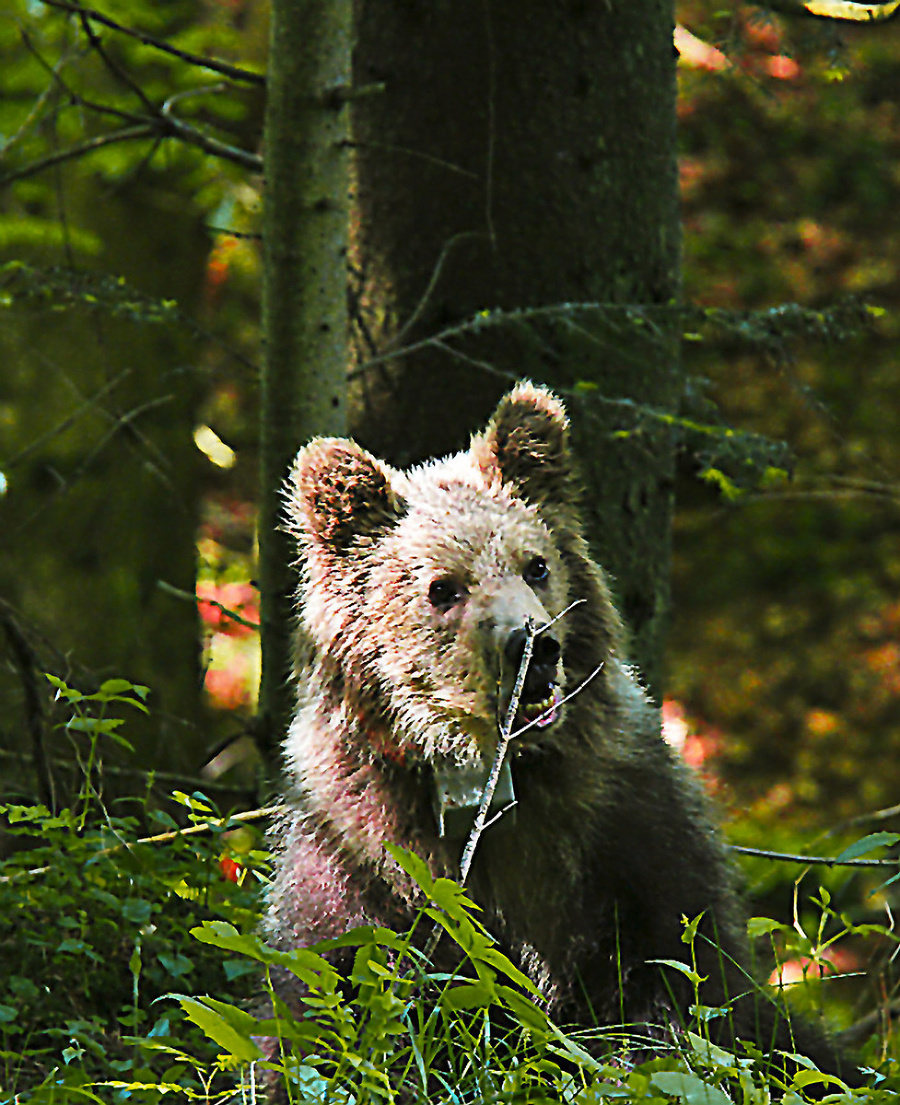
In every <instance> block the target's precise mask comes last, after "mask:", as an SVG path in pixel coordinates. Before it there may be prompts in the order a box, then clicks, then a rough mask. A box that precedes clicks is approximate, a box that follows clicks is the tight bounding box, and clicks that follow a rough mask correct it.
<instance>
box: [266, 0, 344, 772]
mask: <svg viewBox="0 0 900 1105" xmlns="http://www.w3.org/2000/svg"><path fill="white" fill-rule="evenodd" d="M351 41H352V4H351V0H302V2H299V0H273V3H272V23H271V42H270V57H269V74H268V89H267V91H268V95H267V103H266V130H265V162H266V169H265V172H266V190H265V197H266V200H265V203H266V206H265V214H264V219H263V237H264V289H263V295H264V306H263V337H264V342H265V354H264V367H263V378H262V395H261V407H262V410H261V419H262V431H261V452H262V459H261V465H260V481H261V488H260V518H259V586H260V592H261V595H260V620H261V641H262V672H263V674H262V681H261V686H260V700H259V733H258V737H259V741H260V745H261V747H262V750H263V752H264V754H269V755H270V754H271V752H272V749H273V747H274V745H275V743H276V742H277V741H278V739H279V738H280V736H281V735H282V734H283V733H284V729H285V726H286V723H287V719H288V717H289V715H290V711H291V706H292V691H291V688H290V685H289V682H288V679H289V671H290V636H291V600H292V596H293V592H294V588H295V580H294V574H293V570H292V568H291V564H292V562H293V561H294V560H295V556H296V553H295V551H294V550H293V549H292V548H291V547H290V544H289V542H288V539H287V535H286V534H285V533H284V532H283V529H282V528H281V527H282V521H283V513H282V509H283V504H282V499H281V487H282V485H283V482H284V479H285V476H286V475H287V472H288V467H289V465H290V461H291V458H292V456H293V455H294V453H296V451H297V448H298V447H299V446H300V445H301V444H302V443H303V442H304V441H305V440H306V439H308V438H309V437H311V436H313V435H315V434H343V433H345V432H346V403H345V395H346V371H347V308H346V265H347V191H348V181H347V157H348V155H347V148H348V138H349V133H348V114H349V113H348V111H347V108H346V93H347V91H348V86H349V84H350V53H351Z"/></svg>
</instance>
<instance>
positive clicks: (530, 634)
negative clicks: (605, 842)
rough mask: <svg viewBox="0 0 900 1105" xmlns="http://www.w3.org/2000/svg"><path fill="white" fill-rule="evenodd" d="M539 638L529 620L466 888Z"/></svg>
mask: <svg viewBox="0 0 900 1105" xmlns="http://www.w3.org/2000/svg"><path fill="white" fill-rule="evenodd" d="M536 636H537V634H536V632H535V628H534V622H533V621H532V619H531V618H526V619H525V647H524V649H523V650H522V658H521V660H520V661H519V670H518V672H517V673H516V682H515V685H514V686H513V692H512V697H511V698H510V700H509V706H508V707H507V710H506V717H505V718H504V719H503V721H502V723H501V725H500V740H499V742H498V743H497V751H496V753H495V754H494V762H493V763H492V764H491V770H490V774H489V775H488V777H487V781H486V782H485V784H484V790H482V792H481V802H480V803H479V806H478V813H476V814H475V824H474V825H473V826H472V831H471V832H470V833H469V839H468V840H467V841H466V846H465V848H464V849H463V854H462V859H461V860H460V862H459V881H460V883H461V884H462V885H463V886H464V885H465V882H466V878H467V877H468V874H469V868H470V867H471V866H472V859H473V857H474V855H475V848H476V847H477V846H478V841H479V840H480V839H481V834H482V833H483V832H484V828H485V822H486V821H487V815H488V810H489V809H490V808H491V802H492V801H493V800H494V791H495V790H496V789H497V781H498V780H499V778H500V772H501V770H502V768H503V761H504V760H505V759H506V751H507V749H508V748H509V742H510V740H511V739H512V728H513V725H514V723H515V720H516V714H517V713H518V710H519V701H520V700H521V698H522V691H523V690H524V687H525V677H526V676H527V675H528V665H529V664H530V663H531V654H532V652H533V651H534V638H535V637H536Z"/></svg>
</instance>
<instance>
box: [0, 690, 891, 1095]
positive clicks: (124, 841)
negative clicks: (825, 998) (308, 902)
mask: <svg viewBox="0 0 900 1105" xmlns="http://www.w3.org/2000/svg"><path fill="white" fill-rule="evenodd" d="M58 690H59V692H60V694H61V695H63V696H64V697H65V698H66V699H67V700H68V702H69V703H70V704H71V708H72V720H73V722H74V723H75V724H74V725H73V730H74V732H75V733H77V734H78V739H79V740H80V741H81V742H82V751H83V755H84V764H85V782H84V786H83V787H82V790H81V793H80V794H79V795H78V796H77V800H76V801H75V802H73V803H72V808H68V809H64V810H61V811H56V812H53V813H51V812H50V811H48V810H47V809H46V808H45V807H43V806H41V805H38V804H35V805H12V804H7V805H5V806H0V827H2V836H0V840H2V841H3V842H4V845H5V847H4V851H3V854H2V856H0V1105H14V1103H16V1105H18V1103H19V1102H22V1103H24V1102H33V1103H35V1105H43V1103H58V1105H69V1103H73V1105H74V1103H75V1102H116V1103H118V1102H135V1103H138V1105H144V1103H146V1105H151V1103H156V1102H159V1101H162V1100H163V1099H167V1100H172V1101H181V1100H185V1101H191V1102H195V1101H200V1102H221V1103H223V1105H225V1103H232V1102H234V1103H238V1102H240V1103H246V1105H250V1103H256V1102H259V1103H260V1105H261V1103H262V1102H263V1101H264V1100H267V1099H268V1098H269V1097H272V1098H273V1099H274V1100H277V1101H281V1102H291V1103H295V1105H326V1103H328V1105H330V1103H336V1105H370V1103H371V1105H388V1103H397V1105H414V1103H416V1105H418V1103H422V1105H424V1103H426V1102H427V1103H429V1105H436V1103H441V1105H443V1103H447V1105H450V1103H453V1105H469V1103H471V1105H488V1103H507V1102H508V1103H523V1105H524V1103H528V1105H541V1103H543V1102H547V1103H549V1102H560V1103H564V1105H590V1103H594V1102H609V1103H612V1105H620V1103H621V1105H631V1103H643V1105H668V1103H675V1105H770V1103H772V1105H774V1103H783V1105H802V1102H803V1101H804V1100H806V1099H807V1098H808V1097H809V1096H810V1095H812V1096H813V1097H816V1098H819V1099H821V1098H823V1096H824V1099H825V1100H827V1101H830V1102H832V1103H833V1105H838V1103H850V1102H868V1103H870V1105H876V1103H877V1105H881V1103H882V1102H884V1103H885V1105H887V1103H889V1102H890V1103H894V1102H896V1101H897V1100H898V1091H900V1080H898V1078H897V1077H896V1071H895V1068H894V1065H893V1064H892V1063H891V1062H890V1061H889V1060H886V1058H885V1056H884V1055H883V1054H881V1053H880V1052H878V1051H877V1049H876V1047H875V1044H872V1045H870V1048H869V1051H868V1052H867V1053H865V1052H864V1057H865V1056H866V1055H867V1056H868V1060H869V1061H870V1062H871V1063H872V1065H873V1067H874V1066H876V1065H878V1066H879V1070H878V1071H875V1070H874V1069H873V1070H872V1071H871V1073H870V1076H869V1082H870V1086H869V1088H867V1089H863V1090H850V1089H848V1088H847V1087H846V1086H845V1085H844V1084H843V1083H841V1082H840V1081H838V1080H836V1079H834V1078H831V1077H830V1076H826V1075H823V1074H821V1073H820V1072H818V1071H817V1070H815V1068H814V1067H813V1066H812V1064H811V1063H810V1062H809V1061H808V1060H806V1059H804V1058H803V1057H802V1056H794V1057H793V1065H791V1063H790V1062H789V1063H788V1067H789V1069H790V1070H792V1071H793V1072H795V1073H792V1074H789V1075H785V1076H779V1075H778V1074H777V1071H776V1072H775V1073H773V1066H772V1062H773V1059H774V1062H775V1063H776V1064H777V1062H778V1059H779V1057H778V1056H774V1057H773V1056H766V1055H762V1054H760V1053H758V1052H754V1051H753V1050H752V1049H746V1050H742V1051H741V1052H740V1053H739V1054H733V1053H731V1052H729V1051H727V1050H725V1049H723V1048H721V1047H718V1046H716V1045H715V1044H714V1043H712V1042H711V1038H710V1037H711V1035H712V1034H713V1031H714V1025H715V1020H716V1018H717V1017H718V1016H722V1015H725V1013H724V1011H723V1010H717V1009H710V1008H708V1007H706V1006H704V1005H703V989H702V979H700V978H699V977H698V976H697V974H696V969H695V962H696V961H695V958H694V941H695V940H696V939H697V936H696V932H697V924H696V922H697V920H699V919H694V920H693V921H687V920H686V923H685V930H684V956H683V961H678V962H670V963H667V964H666V965H665V969H666V970H671V971H676V972H680V973H682V974H684V975H686V976H687V977H688V978H689V979H690V981H691V982H692V984H694V986H695V1004H694V1020H693V1022H692V1023H691V1024H687V1025H682V1026H680V1027H679V1028H677V1029H675V1030H671V1029H669V1030H662V1029H661V1030H660V1031H659V1032H655V1033H653V1034H652V1035H651V1036H644V1037H642V1036H641V1035H639V1034H638V1033H637V1032H636V1031H634V1032H628V1031H627V1030H626V1029H624V1028H602V1029H597V1030H595V1031H593V1032H588V1031H580V1032H568V1031H563V1030H562V1029H561V1028H560V1027H559V1026H557V1025H556V1024H555V1023H554V1022H553V1020H552V1019H551V1018H550V1017H549V1016H548V1015H547V1014H546V1012H545V1011H544V1009H543V1008H542V1004H541V1001H540V997H539V995H538V994H537V993H536V991H535V989H534V987H533V985H532V983H531V981H530V980H529V979H528V978H527V977H526V976H525V975H523V974H522V973H521V972H520V971H519V970H518V969H517V968H516V967H515V966H514V964H513V963H512V962H511V961H510V960H509V959H507V957H506V956H505V955H504V954H503V953H502V952H501V951H500V949H499V948H498V947H497V946H496V944H495V943H494V942H493V940H492V939H491V937H490V936H489V934H488V933H487V932H486V931H485V930H484V928H483V927H482V926H481V924H480V922H479V920H478V911H477V908H476V907H475V906H474V905H473V904H472V902H471V901H470V900H469V899H468V898H467V897H466V894H465V891H464V890H463V889H462V888H460V887H459V886H458V885H457V884H456V883H454V882H452V881H450V880H447V879H436V880H435V879H432V877H431V876H430V874H429V872H428V870H427V868H426V866H425V864H424V863H423V862H422V861H421V860H420V859H419V858H418V857H416V856H415V855H411V854H408V853H404V852H401V851H399V850H392V852H393V858H394V860H395V861H396V862H397V863H399V864H400V865H401V866H403V868H404V869H405V870H406V871H407V872H408V874H409V875H410V876H411V877H412V878H413V879H414V880H415V882H416V883H418V885H419V887H420V888H421V891H422V895H423V900H424V901H425V903H426V904H425V906H424V908H423V909H422V912H421V914H420V916H419V918H418V921H417V923H416V926H415V928H414V930H413V931H412V932H410V933H405V934H401V933H395V932H392V931H390V930H387V929H382V928H371V927H368V928H360V929H355V930H353V931H352V932H350V933H348V934H346V935H345V936H343V937H341V938H339V939H337V940H335V941H331V942H328V943H326V944H322V945H318V946H316V947H315V948H313V949H295V950H292V951H283V950H279V949H278V948H275V947H272V946H270V945H267V944H266V943H265V942H264V941H263V940H262V939H261V938H260V937H259V936H258V935H257V933H258V929H259V915H260V908H261V894H260V890H261V887H262V886H263V884H264V882H265V879H266V861H267V857H266V856H265V854H264V853H261V852H259V851H256V850H254V848H253V846H252V843H251V844H248V843H247V842H246V840H244V841H243V842H242V843H241V845H240V854H239V855H238V856H235V855H234V850H235V847H236V839H235V834H236V833H237V832H238V831H239V830H238V828H237V822H235V821H232V820H229V819H228V818H227V817H220V816H218V813H217V811H216V810H214V809H213V807H212V804H211V803H210V801H209V800H208V799H207V798H205V797H204V796H203V795H201V794H194V795H190V796H189V795H186V794H176V795H175V796H173V804H172V807H171V809H172V811H174V812H176V813H177V811H178V810H179V809H180V810H181V816H180V817H179V819H178V820H177V821H176V818H175V817H173V815H172V812H169V810H162V809H158V808H151V805H150V803H149V801H148V800H146V799H145V800H143V801H142V802H141V803H139V804H138V807H137V809H138V813H137V814H136V815H135V816H128V817H124V816H113V815H112V814H111V813H110V812H109V810H108V809H107V808H106V806H105V804H104V800H103V798H102V790H101V788H100V786H99V782H98V780H99V774H98V773H99V769H100V761H101V759H102V757H100V755H99V751H100V750H101V748H102V742H103V741H106V740H109V739H117V740H118V739H122V740H124V738H121V736H120V727H119V726H118V725H114V724H110V718H109V715H110V713H112V712H116V710H118V708H119V707H121V706H122V705H123V704H124V703H130V704H131V705H132V706H135V707H137V708H140V706H141V703H142V697H141V693H140V692H141V691H142V690H143V689H142V688H136V687H134V686H132V685H131V684H127V683H125V681H123V680H113V681H110V682H109V683H107V684H104V686H103V687H102V688H101V689H100V691H99V692H97V693H96V694H95V695H90V696H85V695H81V694H79V693H78V692H75V691H72V690H71V689H70V688H68V687H66V686H65V684H60V685H59V687H58ZM240 831H241V832H243V833H246V827H243V828H241V829H240ZM870 843H871V844H875V843H877V844H878V845H879V846H882V847H883V846H885V845H887V844H890V843H893V842H891V841H887V840H886V839H880V838H879V839H878V840H877V841H875V840H874V838H871V839H870ZM235 880H236V881H235ZM547 908H548V909H552V908H553V904H552V903H548V905H547ZM817 910H818V919H817V921H816V922H815V924H814V925H813V926H812V928H811V929H810V931H809V932H806V931H805V930H804V929H803V926H802V925H801V924H799V923H798V924H797V925H796V926H788V925H781V924H777V923H776V922H768V921H766V920H763V919H755V920H754V922H753V931H754V932H755V934H756V935H758V936H761V937H763V938H764V939H765V940H766V941H768V942H770V943H771V944H772V947H773V948H774V950H775V952H776V955H777V956H778V957H779V958H781V959H782V960H787V961H790V962H794V963H798V962H802V963H804V964H806V965H807V966H811V967H815V966H816V964H817V962H818V961H819V960H821V961H824V960H825V959H826V958H827V955H826V953H827V952H828V951H829V949H830V948H832V947H833V946H834V945H835V944H836V943H838V942H839V941H840V940H842V939H845V938H851V939H857V940H861V939H871V938H876V939H880V940H882V941H883V942H885V944H886V945H887V944H889V943H890V941H891V940H892V939H893V937H892V934H891V933H890V931H889V929H888V928H886V927H884V926H882V927H879V926H871V925H869V926H863V925H858V924H856V923H855V922H854V921H853V920H852V919H849V918H847V917H846V916H844V915H842V914H841V913H840V912H839V911H838V910H836V909H835V908H834V907H833V905H832V904H831V898H830V896H829V894H828V893H827V892H825V893H823V894H822V895H821V896H820V899H819V901H818V906H817ZM429 933H431V934H432V935H431V936H430V937H429V935H428V934H429ZM435 941H439V942H440V944H439V946H440V948H441V953H442V954H441V956H440V957H439V958H440V960H441V961H447V960H448V957H447V955H446V954H445V953H446V952H447V951H448V947H449V946H450V945H455V947H456V950H457V955H456V956H451V957H449V961H453V960H454V959H457V958H458V959H459V963H460V965H459V967H458V968H457V970H455V971H454V973H453V974H452V975H449V974H446V973H440V972H437V971H436V970H435V969H434V967H433V966H432V961H431V959H430V958H429V956H428V955H427V954H426V953H423V952H422V951H420V950H418V949H420V948H423V947H426V948H429V949H431V948H434V947H435V946H438V945H436V943H435ZM330 952H338V953H339V955H338V956H337V957H334V956H329V953H330ZM326 957H327V958H326ZM335 961H339V962H341V963H348V964H349V966H348V967H347V968H346V969H345V970H344V971H343V972H341V971H339V970H337V969H336V967H335V966H334V962H335ZM276 971H278V972H287V973H288V974H290V975H293V976H295V977H296V979H297V980H298V986H300V987H302V989H303V991H304V993H305V998H304V1005H303V1013H302V1015H301V1016H300V1017H299V1019H298V1018H296V1017H294V1016H292V1015H291V1012H290V1011H289V1010H288V1009H287V1008H286V1007H285V1006H284V1004H283V1003H281V1002H280V1001H279V999H278V998H277V997H276V996H275V994H274V991H273V987H272V976H273V972H276ZM807 973H808V974H809V978H804V980H803V981H804V985H802V986H795V987H792V991H791V992H792V994H793V993H797V994H798V995H801V996H802V999H803V1002H805V1003H806V1004H807V1005H809V1004H813V1005H816V1004H818V1003H819V1001H820V1000H821V997H822V990H823V984H821V983H820V984H813V983H812V981H811V979H812V975H813V974H815V973H816V972H815V971H814V970H809V971H807V970H806V967H804V974H807ZM267 993H268V999H266V994H267ZM646 1031H647V1030H646V1028H645V1029H644V1032H646ZM781 1058H784V1057H781Z"/></svg>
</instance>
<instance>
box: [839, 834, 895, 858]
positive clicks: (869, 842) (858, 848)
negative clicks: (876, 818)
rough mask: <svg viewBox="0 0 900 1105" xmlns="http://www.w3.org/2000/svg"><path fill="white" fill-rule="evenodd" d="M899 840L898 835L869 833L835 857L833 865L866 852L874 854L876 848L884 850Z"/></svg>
mask: <svg viewBox="0 0 900 1105" xmlns="http://www.w3.org/2000/svg"><path fill="white" fill-rule="evenodd" d="M898 840H900V833H870V834H869V835H868V836H864V837H863V838H862V839H861V840H857V841H856V842H855V843H853V844H851V845H850V847H849V848H845V849H844V850H843V852H841V854H840V855H839V856H838V857H837V859H836V860H835V863H843V862H844V861H845V860H848V859H857V858H858V857H859V856H864V855H866V854H867V853H868V852H874V851H875V849H876V848H886V847H889V846H890V845H891V844H896V843H897V841H898Z"/></svg>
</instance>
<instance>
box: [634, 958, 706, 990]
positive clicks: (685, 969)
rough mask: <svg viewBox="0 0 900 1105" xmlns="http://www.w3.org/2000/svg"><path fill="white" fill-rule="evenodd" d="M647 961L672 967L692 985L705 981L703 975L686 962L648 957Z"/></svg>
mask: <svg viewBox="0 0 900 1105" xmlns="http://www.w3.org/2000/svg"><path fill="white" fill-rule="evenodd" d="M647 962H648V963H658V964H659V965H660V966H661V967H672V968H674V969H675V970H676V971H680V972H681V973H682V974H683V975H684V977H685V978H686V979H689V980H690V982H691V983H692V984H693V985H694V986H699V985H700V983H701V982H705V981H706V976H705V975H700V974H697V972H696V971H695V970H694V969H693V968H691V967H689V966H688V965H687V963H680V962H679V961H678V960H677V959H648V960H647Z"/></svg>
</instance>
